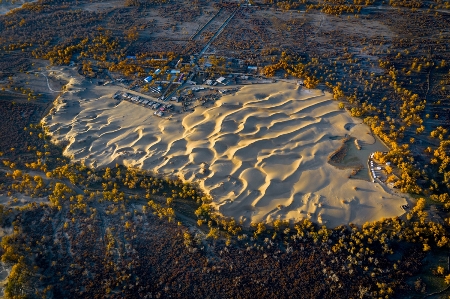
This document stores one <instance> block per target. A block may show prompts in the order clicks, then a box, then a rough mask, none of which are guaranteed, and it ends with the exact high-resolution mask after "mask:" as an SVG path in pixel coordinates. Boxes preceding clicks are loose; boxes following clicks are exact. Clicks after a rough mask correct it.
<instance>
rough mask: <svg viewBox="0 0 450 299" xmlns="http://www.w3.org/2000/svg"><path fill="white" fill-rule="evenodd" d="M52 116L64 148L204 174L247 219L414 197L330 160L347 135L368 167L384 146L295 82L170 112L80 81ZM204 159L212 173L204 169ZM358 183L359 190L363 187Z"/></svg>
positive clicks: (384, 204) (97, 159) (204, 181)
mask: <svg viewBox="0 0 450 299" xmlns="http://www.w3.org/2000/svg"><path fill="white" fill-rule="evenodd" d="M69 85H70V86H69V88H68V89H69V90H72V91H71V92H67V93H65V94H63V95H62V96H61V97H60V98H59V99H58V100H57V102H58V104H57V106H56V107H55V109H54V111H53V112H52V113H51V114H50V115H49V116H47V117H46V118H45V119H44V121H45V122H46V124H47V125H48V126H49V127H50V131H51V132H52V134H53V137H54V140H55V141H57V142H60V141H63V140H68V141H69V142H70V144H69V146H68V147H67V149H66V152H65V154H67V155H70V156H72V157H73V158H74V159H75V160H85V162H86V164H91V165H94V166H110V165H114V164H115V163H117V162H119V163H123V164H125V165H132V166H136V167H141V168H144V169H150V170H153V171H156V172H159V173H164V174H172V175H178V176H180V177H182V178H183V179H185V180H190V181H197V182H198V183H199V184H200V186H201V187H202V188H204V190H205V191H206V192H208V193H209V194H211V195H212V196H213V198H214V205H215V206H216V207H217V209H218V210H219V211H220V212H221V213H222V214H224V215H226V216H233V217H235V218H236V219H243V220H244V221H245V223H247V224H248V223H250V222H254V221H266V220H267V221H271V220H273V219H276V218H280V219H291V220H299V219H302V218H309V219H311V220H312V221H314V222H317V223H324V224H325V223H326V224H327V225H329V226H336V225H339V224H346V223H349V222H351V223H356V224H361V223H364V222H365V221H373V220H378V219H381V218H382V217H392V216H397V215H401V214H402V213H403V212H404V211H403V210H402V209H401V208H400V206H401V205H403V204H406V203H407V202H406V199H405V198H403V197H401V196H395V195H390V194H388V193H386V192H385V191H383V188H381V186H379V185H377V184H375V183H372V182H369V181H364V180H356V179H348V176H349V174H350V173H351V171H352V170H351V169H343V170H342V169H337V168H336V167H334V166H332V165H330V164H328V162H327V159H328V156H329V154H330V153H332V152H333V151H334V150H336V149H337V148H339V146H340V145H341V144H342V139H343V138H344V136H346V135H350V136H353V137H356V138H358V140H359V142H360V144H361V145H362V146H363V150H362V151H360V152H359V155H360V157H359V158H358V159H360V162H361V164H364V165H365V164H366V161H367V158H368V155H369V154H370V153H371V152H373V151H376V150H385V148H384V146H382V145H381V144H380V143H379V142H377V141H376V140H375V139H374V137H373V136H372V135H370V134H369V129H368V127H367V126H365V125H364V124H362V123H361V120H359V119H354V118H352V117H350V116H349V115H348V113H347V112H345V111H343V110H339V109H338V107H337V103H336V102H334V101H333V100H332V97H331V96H330V95H329V94H324V93H322V91H320V90H304V91H302V90H299V89H297V86H295V85H293V84H288V83H276V84H270V85H255V86H247V87H243V88H242V89H241V90H240V91H239V92H237V93H236V94H235V95H228V96H224V97H222V98H221V99H220V100H218V101H216V103H214V105H213V106H212V107H197V108H196V109H195V111H194V112H193V113H191V114H182V115H173V116H172V117H171V119H170V120H169V119H164V118H158V117H154V116H153V115H152V112H153V111H152V110H150V109H146V108H143V107H140V106H138V105H135V104H132V103H129V102H126V101H123V102H120V103H119V104H118V102H116V101H114V100H112V99H111V98H110V97H111V94H112V93H114V92H115V91H116V90H117V88H116V87H104V86H93V85H92V84H89V83H87V82H85V81H82V79H73V78H72V79H71V82H70V84H69ZM202 165H208V166H207V167H208V168H209V171H208V172H206V173H205V174H202V173H201V168H202ZM355 187H356V188H355Z"/></svg>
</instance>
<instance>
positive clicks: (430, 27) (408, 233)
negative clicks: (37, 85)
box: [0, 0, 450, 298]
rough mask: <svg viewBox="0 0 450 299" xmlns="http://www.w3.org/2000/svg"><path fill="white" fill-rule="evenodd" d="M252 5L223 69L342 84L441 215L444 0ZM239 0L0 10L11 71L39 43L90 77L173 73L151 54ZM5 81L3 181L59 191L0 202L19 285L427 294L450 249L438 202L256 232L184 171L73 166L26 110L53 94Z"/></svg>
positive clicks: (1, 55)
mask: <svg viewBox="0 0 450 299" xmlns="http://www.w3.org/2000/svg"><path fill="white" fill-rule="evenodd" d="M105 3H106V4H108V5H107V6H101V5H103V4H105ZM253 3H254V4H255V5H254V6H252V7H242V8H241V9H240V10H239V11H238V13H237V14H236V16H235V17H234V18H233V20H232V21H231V22H230V23H229V25H228V26H227V27H226V28H225V30H224V31H223V32H222V34H221V35H220V36H219V37H218V39H216V40H215V41H214V43H213V44H212V48H210V51H211V52H214V55H215V56H214V57H210V58H209V60H208V61H209V62H212V64H213V65H212V66H211V68H210V69H209V70H210V71H211V73H213V72H214V73H226V72H231V71H233V70H235V69H233V68H232V67H231V66H230V65H228V64H227V63H226V61H227V59H228V58H234V59H239V60H241V61H243V62H244V65H257V66H259V67H260V69H261V70H262V74H263V75H265V76H267V77H272V76H277V77H285V78H296V79H297V78H300V79H302V80H303V81H304V84H305V85H306V87H320V88H324V89H328V90H330V91H331V92H333V95H334V98H335V99H336V100H339V101H341V102H342V103H343V104H342V107H344V106H345V108H346V109H348V110H349V112H350V113H351V114H352V115H353V116H357V117H361V118H363V119H364V121H365V122H366V123H367V124H368V125H369V126H371V128H372V130H373V132H374V133H375V134H376V135H378V136H379V137H380V138H381V139H382V140H383V141H384V142H385V143H386V144H387V145H389V147H390V151H389V152H388V154H387V155H383V154H381V153H378V154H377V155H376V157H375V158H376V159H377V160H378V161H380V162H381V163H385V162H391V163H392V164H393V165H395V166H396V167H397V169H399V171H401V172H399V175H398V178H395V179H393V180H394V183H395V186H396V187H398V188H400V189H401V191H404V192H411V193H416V194H420V196H423V197H426V198H430V199H432V200H434V202H435V203H437V204H438V207H439V213H440V215H444V218H445V217H446V215H447V213H448V209H449V208H450V196H449V192H450V139H449V133H448V130H449V125H450V123H449V122H450V113H449V112H450V71H449V63H450V57H449V55H450V51H449V45H450V42H449V41H450V32H449V30H450V29H449V28H450V14H449V11H448V9H449V7H448V1H419V0H417V1H394V0H392V1H389V3H382V2H381V1H375V2H373V1H365V2H364V3H363V2H362V1H351V2H349V1H324V2H320V3H318V2H316V1H254V2H253ZM95 5H99V7H100V8H102V9H97V8H98V7H97V6H95ZM236 7H237V5H236V3H234V2H230V3H229V2H224V1H220V2H219V1H217V2H213V3H207V2H206V1H193V2H191V1H190V2H182V1H181V2H174V1H133V0H127V1H125V3H122V2H120V3H119V2H114V1H113V2H112V4H111V5H109V3H107V2H95V1H94V2H93V3H91V2H90V1H78V2H77V3H76V4H73V3H71V4H68V3H66V2H63V1H56V0H39V1H37V2H35V3H29V4H26V5H24V6H23V7H22V8H21V9H18V10H15V11H14V13H10V14H7V15H4V16H0V45H1V49H0V69H1V70H2V72H1V73H0V79H1V80H4V81H2V82H6V81H7V78H8V77H10V76H13V75H15V72H17V71H27V70H30V69H32V65H33V61H34V59H36V58H38V59H45V60H48V61H49V62H50V63H51V64H69V63H70V62H75V63H76V64H77V65H78V67H79V71H80V73H82V74H84V75H86V76H87V77H99V76H107V75H108V74H110V73H113V74H120V75H121V76H126V77H128V78H130V79H139V78H143V77H144V76H147V75H149V74H151V75H154V76H155V78H157V79H158V78H159V79H163V77H162V76H163V75H155V74H154V71H155V69H157V68H159V69H161V70H163V71H165V70H168V69H170V68H173V67H174V66H175V64H176V63H177V61H179V59H180V58H183V60H184V61H186V62H188V61H189V58H190V57H189V56H190V55H192V54H195V53H198V52H199V51H200V49H202V48H203V46H204V45H205V44H206V43H207V41H208V38H209V37H211V36H212V35H213V34H214V32H215V30H217V29H218V28H219V26H220V24H221V22H223V20H225V19H226V18H227V16H228V15H229V14H230V13H231V12H232V11H234V9H236ZM299 10H301V11H302V12H299ZM304 11H306V12H304ZM215 14H217V16H216V17H215V18H214V19H213V20H212V21H211V23H210V24H211V25H210V26H208V27H206V28H205V29H204V31H202V32H201V34H198V35H197V36H195V38H192V39H190V37H191V36H194V34H195V33H196V31H197V30H198V28H197V27H196V26H194V27H193V25H192V23H195V22H196V21H198V22H199V23H201V24H204V23H206V22H208V20H210V19H211V18H212V17H213V16H215ZM189 24H190V25H189ZM197 25H198V24H197ZM127 56H135V58H127ZM190 71H191V69H190V66H189V65H184V66H183V68H182V72H184V73H185V74H188V73H189V72H190ZM0 87H2V88H5V89H6V91H2V93H1V94H0V97H1V100H0V115H2V117H3V119H2V121H1V123H0V132H2V136H8V138H2V139H1V140H0V152H1V156H2V157H0V160H1V163H2V165H1V166H2V167H1V172H0V187H1V190H2V192H4V193H6V194H8V195H10V196H19V195H20V194H27V195H30V196H48V198H49V200H50V203H49V204H48V205H35V204H30V205H28V206H25V207H23V208H21V209H12V208H8V207H7V206H2V205H0V208H1V211H2V213H1V221H2V224H3V226H4V227H9V226H12V227H14V233H13V234H12V235H10V236H8V237H4V238H2V248H3V255H2V261H4V262H5V263H8V264H10V265H14V266H13V269H12V271H11V275H10V278H9V281H8V285H7V287H6V296H7V297H8V298H25V297H23V296H26V297H31V298H45V297H47V298H48V297H52V296H53V297H54V298H62V297H67V298H77V297H80V298H86V297H88V298H90V297H92V298H104V297H105V296H106V297H109V298H115V297H117V298H124V297H127V298H137V297H140V298H145V297H146V296H147V297H148V298H151V297H150V295H151V296H152V298H154V297H156V298H164V297H169V296H172V297H192V298H194V297H195V298H199V297H217V296H218V294H221V295H222V296H223V297H227V298H230V297H233V298H234V297H244V298H250V297H253V298H254V297H272V298H273V297H280V298H282V297H298V294H304V297H306V296H309V297H310V298H331V297H334V298H350V297H364V294H366V295H367V296H371V297H383V298H386V297H387V298H391V297H393V296H397V297H402V298H405V297H406V296H422V295H423V293H422V292H427V290H426V289H424V287H423V284H422V282H420V281H419V282H418V283H417V282H416V285H414V284H413V283H412V282H411V281H410V280H408V277H411V276H412V275H414V274H417V273H418V272H419V271H421V266H422V264H421V263H422V260H423V257H424V256H425V255H426V254H427V255H428V256H429V255H430V253H429V252H432V251H440V250H446V249H447V248H448V246H449V242H448V230H449V224H450V221H449V219H450V218H446V219H445V221H443V224H438V223H434V222H430V221H428V220H427V219H428V218H427V212H426V210H427V208H426V207H425V200H419V202H418V205H417V206H416V207H415V208H414V209H413V210H412V211H410V212H409V213H408V214H407V215H406V217H405V219H386V220H382V221H380V222H378V223H373V224H366V225H364V226H363V227H362V228H356V227H352V226H350V227H346V228H344V227H341V228H336V229H334V230H330V229H327V228H325V227H315V226H314V225H312V224H311V223H309V222H308V221H304V222H301V223H298V224H297V225H296V226H292V225H291V226H289V225H288V224H287V223H283V222H277V221H276V222H274V223H272V224H270V225H267V224H262V223H257V224H254V226H253V227H252V228H248V229H246V230H243V228H242V227H240V225H239V224H238V223H235V222H234V221H233V220H231V219H223V218H222V217H220V216H219V215H216V214H214V213H212V211H211V207H210V206H209V204H208V202H209V200H208V198H206V197H205V196H203V195H202V193H201V192H200V191H199V190H197V189H196V188H195V187H193V186H190V185H186V184H183V183H182V182H180V181H179V180H176V179H175V180H173V179H169V178H161V177H155V176H154V175H152V174H149V173H146V172H141V171H137V170H133V169H126V168H124V167H121V166H118V167H116V168H113V169H100V170H92V169H88V168H86V167H84V166H83V165H80V164H76V165H74V164H70V162H69V161H68V160H67V159H65V158H63V157H62V156H61V149H60V148H58V147H56V146H54V145H51V144H50V143H49V142H48V141H46V140H45V138H46V137H45V128H42V127H40V126H39V125H32V126H30V125H29V124H30V123H37V122H38V120H39V118H40V117H41V116H42V115H41V114H42V113H43V112H44V111H45V109H46V108H47V105H48V103H45V102H41V101H39V100H36V99H34V98H33V94H32V95H31V96H29V97H28V98H27V97H26V96H18V95H14V94H13V93H6V92H8V91H14V86H12V85H11V84H2V86H0ZM18 91H19V92H23V91H22V90H18ZM26 93H28V92H26ZM26 93H25V94H26ZM176 221H181V222H183V224H181V223H180V224H176V223H175V222H176ZM447 272H448V271H447ZM447 272H446V271H445V270H440V269H439V270H438V271H436V275H437V276H438V277H439V278H440V279H442V278H444V277H445V275H448V274H449V273H447ZM442 280H443V279H442ZM445 281H446V282H447V283H450V276H446V278H445ZM25 294H26V295H25Z"/></svg>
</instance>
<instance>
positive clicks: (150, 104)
mask: <svg viewBox="0 0 450 299" xmlns="http://www.w3.org/2000/svg"><path fill="white" fill-rule="evenodd" d="M113 99H115V100H121V99H123V100H127V101H129V102H132V103H134V104H139V105H141V106H144V107H146V108H150V109H152V110H155V112H154V113H153V115H156V116H164V113H165V112H168V111H171V110H173V108H174V107H173V105H172V104H163V103H160V102H158V101H152V100H147V99H144V98H142V97H140V96H138V95H134V94H131V93H127V92H119V91H118V92H116V93H115V94H114V96H113Z"/></svg>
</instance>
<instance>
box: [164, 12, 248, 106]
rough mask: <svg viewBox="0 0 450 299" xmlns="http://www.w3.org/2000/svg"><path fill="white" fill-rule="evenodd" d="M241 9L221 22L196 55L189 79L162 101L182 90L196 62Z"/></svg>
mask: <svg viewBox="0 0 450 299" xmlns="http://www.w3.org/2000/svg"><path fill="white" fill-rule="evenodd" d="M240 8H241V7H240V6H238V7H237V8H236V9H235V10H234V11H233V13H232V14H231V15H230V16H229V17H228V18H227V19H226V20H225V22H223V24H222V26H220V28H219V29H217V31H216V33H215V34H214V35H213V36H212V37H211V38H210V40H209V41H208V42H207V43H206V45H205V47H203V49H202V50H201V51H200V53H199V54H198V56H197V58H196V60H195V65H194V67H193V71H192V73H191V75H190V76H189V78H187V79H186V81H185V82H184V83H183V84H181V85H180V86H178V88H177V89H175V90H174V91H172V92H171V93H170V94H168V95H167V96H165V99H164V101H168V100H169V99H170V98H171V97H172V96H173V95H174V94H175V93H176V92H177V91H179V90H181V89H182V88H183V86H185V84H186V82H187V81H190V80H191V79H192V78H193V77H194V75H195V73H196V71H197V70H198V65H197V61H198V60H199V59H200V58H201V57H202V56H203V54H205V52H206V51H207V50H208V48H209V47H210V46H211V44H212V43H213V42H214V40H215V39H216V38H217V37H218V36H219V35H220V34H221V33H222V32H223V30H224V29H225V27H227V25H228V23H230V21H231V20H232V19H233V17H234V16H235V15H236V13H237V12H238V11H239V9H240Z"/></svg>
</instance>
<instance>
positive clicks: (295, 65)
mask: <svg viewBox="0 0 450 299" xmlns="http://www.w3.org/2000/svg"><path fill="white" fill-rule="evenodd" d="M301 61H302V60H301V58H299V57H297V56H295V55H289V54H288V53H286V52H282V53H281V57H280V60H279V61H278V62H277V63H275V64H272V65H266V66H265V67H264V68H263V69H262V73H263V74H264V75H265V76H267V77H273V76H274V75H275V73H276V72H277V71H280V70H283V71H284V72H285V74H286V77H287V76H289V75H290V76H293V77H296V78H301V79H303V84H304V85H305V87H306V88H315V87H316V86H317V84H319V79H317V78H316V77H315V76H314V75H312V74H311V73H310V72H309V71H308V65H305V64H303V63H302V62H301Z"/></svg>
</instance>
